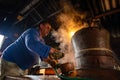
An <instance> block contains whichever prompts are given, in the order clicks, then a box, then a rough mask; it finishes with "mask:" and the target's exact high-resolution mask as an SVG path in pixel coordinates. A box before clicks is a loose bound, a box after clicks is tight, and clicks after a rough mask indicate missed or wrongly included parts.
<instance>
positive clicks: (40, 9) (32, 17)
mask: <svg viewBox="0 0 120 80" xmlns="http://www.w3.org/2000/svg"><path fill="white" fill-rule="evenodd" d="M61 1H62V2H63V3H61ZM64 2H69V3H70V4H71V5H72V6H73V8H74V9H75V10H76V11H79V12H86V13H87V17H86V19H85V21H88V22H89V23H90V22H91V21H92V20H93V19H100V21H101V24H102V26H103V27H104V28H105V29H107V30H108V31H109V32H110V35H111V44H110V45H111V47H112V49H113V50H114V51H115V53H116V54H117V57H118V58H119V59H120V0H0V34H3V35H5V36H6V37H7V38H6V39H5V42H4V44H3V46H2V49H1V51H3V50H4V49H5V48H6V46H8V45H9V44H11V43H12V42H13V41H15V40H16V39H17V37H18V36H19V35H20V34H21V33H22V32H23V31H24V30H26V29H28V28H30V27H36V26H37V25H38V24H39V22H41V21H42V20H43V19H47V20H49V21H50V23H51V24H52V28H53V29H54V30H57V29H58V28H59V27H60V26H59V23H57V22H56V20H57V19H56V18H57V17H56V16H57V15H59V14H60V13H62V11H63V6H61V4H64ZM45 40H46V42H47V44H49V45H51V46H58V45H59V44H58V43H55V41H54V38H53V37H51V36H47V38H46V39H45Z"/></svg>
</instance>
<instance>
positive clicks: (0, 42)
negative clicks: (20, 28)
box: [0, 35, 4, 49]
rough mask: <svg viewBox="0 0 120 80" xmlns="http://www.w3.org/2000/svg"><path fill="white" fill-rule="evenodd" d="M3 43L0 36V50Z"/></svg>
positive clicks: (2, 37) (2, 38)
mask: <svg viewBox="0 0 120 80" xmlns="http://www.w3.org/2000/svg"><path fill="white" fill-rule="evenodd" d="M3 41H4V36H3V35H0V49H1V47H2V44H3Z"/></svg>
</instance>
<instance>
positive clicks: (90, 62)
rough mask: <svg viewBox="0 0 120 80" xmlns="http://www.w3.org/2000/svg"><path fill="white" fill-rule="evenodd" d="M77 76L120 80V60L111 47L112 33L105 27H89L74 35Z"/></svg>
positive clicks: (96, 79)
mask: <svg viewBox="0 0 120 80" xmlns="http://www.w3.org/2000/svg"><path fill="white" fill-rule="evenodd" d="M72 44H73V48H74V51H75V60H76V69H77V77H84V78H93V79H95V80H107V79H109V80H120V77H119V76H120V69H119V60H118V59H117V58H116V56H115V54H114V52H113V51H112V49H111V47H110V35H109V32H108V31H107V30H105V29H104V28H98V27H88V28H83V29H81V30H78V31H77V32H76V33H75V34H74V35H73V37H72Z"/></svg>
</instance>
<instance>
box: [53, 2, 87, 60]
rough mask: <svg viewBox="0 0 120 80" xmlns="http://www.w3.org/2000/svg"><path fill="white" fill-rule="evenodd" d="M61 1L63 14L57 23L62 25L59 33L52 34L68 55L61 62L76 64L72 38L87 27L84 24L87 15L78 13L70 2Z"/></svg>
mask: <svg viewBox="0 0 120 80" xmlns="http://www.w3.org/2000/svg"><path fill="white" fill-rule="evenodd" d="M61 1H62V2H61V3H62V6H63V12H62V13H61V14H60V15H58V16H57V21H58V22H59V23H60V24H61V25H60V27H59V29H58V30H57V31H54V32H52V35H53V36H54V37H55V38H56V42H57V43H60V46H59V48H60V49H61V51H62V52H64V53H65V54H66V55H65V57H64V59H62V60H61V62H67V61H70V62H75V61H74V51H73V48H72V44H71V38H72V35H73V34H74V32H76V31H77V30H79V29H82V28H83V27H86V26H87V23H85V22H84V19H85V17H86V13H83V12H78V11H76V10H75V9H74V8H73V6H72V5H71V3H70V2H69V1H68V0H67V1H66V0H61Z"/></svg>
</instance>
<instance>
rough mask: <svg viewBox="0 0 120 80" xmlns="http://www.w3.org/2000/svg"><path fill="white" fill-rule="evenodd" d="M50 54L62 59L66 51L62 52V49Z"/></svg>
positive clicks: (54, 57)
mask: <svg viewBox="0 0 120 80" xmlns="http://www.w3.org/2000/svg"><path fill="white" fill-rule="evenodd" d="M49 56H50V58H51V59H55V60H58V59H61V58H63V57H64V53H62V52H60V51H55V52H54V53H52V54H50V55H49Z"/></svg>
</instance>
